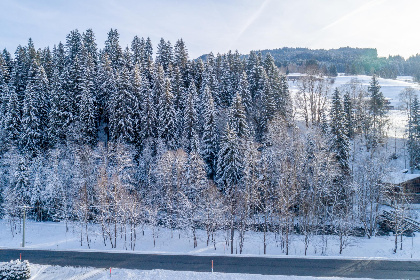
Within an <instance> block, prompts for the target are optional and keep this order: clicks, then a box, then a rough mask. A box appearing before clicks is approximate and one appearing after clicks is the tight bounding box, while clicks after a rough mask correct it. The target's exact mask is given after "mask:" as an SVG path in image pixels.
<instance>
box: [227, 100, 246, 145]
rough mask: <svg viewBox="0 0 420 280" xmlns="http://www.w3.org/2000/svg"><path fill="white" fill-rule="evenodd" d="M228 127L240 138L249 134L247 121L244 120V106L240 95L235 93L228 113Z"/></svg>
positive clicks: (244, 137)
mask: <svg viewBox="0 0 420 280" xmlns="http://www.w3.org/2000/svg"><path fill="white" fill-rule="evenodd" d="M228 122H229V127H230V129H232V130H233V131H235V133H236V135H237V136H238V138H240V139H247V138H248V136H249V130H248V123H247V121H246V114H245V108H244V106H243V105H242V98H241V95H240V94H239V92H238V93H236V95H235V97H234V98H233V102H232V106H231V107H230V109H229V115H228Z"/></svg>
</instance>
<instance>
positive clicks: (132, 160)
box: [0, 30, 386, 254]
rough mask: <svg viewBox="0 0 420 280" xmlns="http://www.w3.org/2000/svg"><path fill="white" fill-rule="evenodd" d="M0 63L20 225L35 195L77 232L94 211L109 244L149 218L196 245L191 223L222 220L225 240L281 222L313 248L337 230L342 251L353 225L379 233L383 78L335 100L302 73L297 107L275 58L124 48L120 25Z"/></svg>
mask: <svg viewBox="0 0 420 280" xmlns="http://www.w3.org/2000/svg"><path fill="white" fill-rule="evenodd" d="M0 70H1V71H0V75H1V76H0V85H1V87H0V88H1V104H0V105H1V106H0V110H1V111H0V121H1V130H0V133H1V137H0V139H1V142H0V152H1V160H0V164H1V168H0V172H1V174H0V176H1V177H0V179H1V188H2V189H1V194H2V196H1V197H2V208H1V212H2V215H3V217H5V218H7V219H8V220H9V221H11V223H12V224H13V223H14V222H15V221H16V220H17V219H18V218H19V217H20V216H21V213H22V209H23V207H27V208H28V210H27V211H28V215H29V216H30V217H32V218H34V219H37V220H55V221H74V222H77V223H79V224H80V231H81V234H80V238H81V239H80V242H81V245H82V244H83V243H84V242H85V243H87V244H88V245H89V244H90V242H91V229H90V224H91V223H97V224H100V225H101V229H102V232H101V233H102V237H103V241H104V243H105V244H110V245H111V246H112V247H115V246H116V242H117V240H118V238H117V236H125V238H124V240H125V241H124V242H126V243H125V246H126V248H127V247H130V248H132V249H134V247H135V240H136V235H137V233H136V230H138V229H139V228H141V227H142V226H144V225H149V226H152V227H153V228H156V227H158V226H165V227H168V228H170V229H188V230H189V231H190V232H191V233H192V236H193V239H194V247H195V246H197V240H196V235H195V232H196V230H197V229H199V228H200V229H205V230H206V231H207V234H208V240H207V244H208V245H209V244H210V242H212V243H213V246H214V247H215V248H216V240H215V235H214V233H215V231H216V230H228V231H229V237H228V238H227V239H226V243H228V245H229V246H230V248H231V252H232V253H233V248H234V246H233V244H234V240H235V239H237V240H238V241H239V242H238V243H239V247H240V248H239V252H242V248H243V245H244V241H245V233H246V232H247V231H248V230H256V231H262V232H264V241H263V242H264V253H265V252H266V246H267V240H266V238H265V237H266V234H267V233H268V232H276V233H278V234H279V236H281V238H282V243H281V244H282V246H283V248H284V251H285V253H286V254H288V252H289V251H288V250H289V244H290V234H291V233H294V232H299V233H301V234H303V235H304V236H305V253H306V251H307V248H308V246H309V243H310V240H311V236H312V235H313V234H327V233H328V234H331V233H336V234H338V235H340V243H341V246H340V252H341V251H342V249H343V248H344V246H345V244H346V236H348V235H349V234H350V233H351V232H352V230H353V229H354V227H357V226H359V227H362V228H363V229H364V232H365V234H366V235H368V236H369V237H370V236H373V235H375V233H376V231H377V227H376V224H377V221H378V217H379V208H378V205H379V202H380V200H381V199H383V197H384V196H385V192H384V188H385V186H384V185H383V184H382V183H381V178H383V174H384V173H385V172H386V168H385V166H386V160H385V159H384V157H383V154H382V153H381V152H380V151H381V150H380V148H379V147H380V146H381V145H382V144H383V143H384V140H383V139H384V137H385V136H386V135H385V134H386V133H385V130H384V127H385V123H386V108H385V102H384V97H383V95H382V93H381V92H380V86H379V84H378V83H377V79H376V78H375V77H373V79H372V83H371V86H370V87H369V91H366V90H363V89H361V88H360V87H359V86H360V84H358V83H357V82H353V83H352V84H350V85H349V86H348V88H347V89H343V90H342V91H343V93H346V95H344V96H343V97H342V96H341V95H342V94H341V93H340V92H339V91H338V90H337V91H336V93H335V95H334V98H333V102H332V106H329V103H330V102H329V96H328V94H329V85H330V84H329V83H327V82H326V80H325V79H322V78H320V77H319V75H316V76H315V75H309V76H308V77H306V78H304V79H303V80H302V81H301V82H300V85H299V87H300V89H299V92H298V94H297V97H296V103H295V105H297V107H295V106H293V103H294V102H292V101H293V100H292V98H291V96H290V94H289V90H288V84H287V80H286V77H285V76H284V75H281V73H280V70H279V69H278V67H277V66H276V65H275V60H274V59H273V57H272V56H271V55H266V56H265V57H264V56H263V55H262V54H261V53H256V52H251V53H250V54H249V56H248V57H247V59H243V58H241V56H240V55H239V54H238V53H237V52H235V53H232V52H229V53H227V54H223V55H220V54H218V55H217V56H214V55H212V54H210V55H208V56H207V59H206V61H205V62H203V61H201V60H190V59H189V57H188V51H187V48H186V46H185V43H184V42H183V41H182V40H178V41H177V42H176V43H175V45H174V46H173V47H172V45H171V43H170V42H168V41H165V40H163V39H161V41H160V42H159V44H158V46H157V50H156V56H155V57H153V47H152V44H151V41H150V39H148V38H147V39H144V38H139V37H135V38H134V39H133V41H132V44H131V47H127V48H125V49H123V48H122V47H121V46H120V44H119V34H118V32H117V31H116V30H111V31H110V32H109V33H108V39H107V40H106V42H105V48H104V49H102V50H99V49H98V48H97V45H96V43H95V37H94V33H93V32H92V30H87V31H86V32H84V33H82V34H81V33H79V32H78V31H77V30H74V31H72V32H70V34H69V35H68V36H67V38H66V42H65V44H62V43H59V44H58V45H56V46H54V47H53V49H52V50H50V49H49V48H45V49H38V50H37V49H35V47H34V44H33V42H32V41H31V40H29V43H28V45H27V46H19V47H18V48H17V50H16V52H15V54H14V57H13V58H12V56H11V55H10V54H9V53H8V52H7V51H4V52H3V55H2V56H0ZM302 123H303V126H302V125H301V124H302ZM356 139H357V143H361V144H360V145H359V144H358V145H357V148H355V149H352V148H351V146H352V145H350V143H351V141H356ZM353 143H355V142H353ZM350 155H352V160H350V159H351V158H350ZM351 167H352V168H351ZM235 232H238V234H237V235H235ZM153 234H154V237H156V236H157V234H158V232H157V231H156V232H154V233H153ZM236 236H238V237H236ZM327 244H328V242H327V239H325V243H324V244H323V245H322V246H323V247H322V248H324V249H323V250H326V247H327Z"/></svg>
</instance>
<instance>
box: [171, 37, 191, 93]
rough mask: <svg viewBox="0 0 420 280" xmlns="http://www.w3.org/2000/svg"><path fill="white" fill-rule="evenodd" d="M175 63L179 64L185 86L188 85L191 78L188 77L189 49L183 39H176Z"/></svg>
mask: <svg viewBox="0 0 420 280" xmlns="http://www.w3.org/2000/svg"><path fill="white" fill-rule="evenodd" d="M174 65H175V66H178V68H179V71H180V72H181V76H182V79H183V81H184V87H188V85H189V84H188V83H189V82H190V79H189V77H188V50H187V47H186V46H185V43H184V41H183V40H182V39H179V40H178V41H176V43H175V46H174Z"/></svg>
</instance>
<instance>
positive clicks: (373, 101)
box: [366, 75, 388, 148]
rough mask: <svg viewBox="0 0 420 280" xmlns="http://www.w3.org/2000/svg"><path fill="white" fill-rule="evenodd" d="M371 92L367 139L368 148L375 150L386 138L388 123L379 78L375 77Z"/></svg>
mask: <svg viewBox="0 0 420 280" xmlns="http://www.w3.org/2000/svg"><path fill="white" fill-rule="evenodd" d="M368 92H369V95H370V96H369V97H370V98H369V109H368V110H369V118H368V119H367V121H368V123H367V128H366V131H367V133H366V137H367V144H368V148H375V147H376V146H377V145H378V144H379V143H381V142H382V141H383V138H384V137H385V124H386V122H387V118H386V115H387V112H388V109H387V107H386V101H385V97H384V96H383V94H382V92H381V86H380V85H379V82H378V78H377V77H376V76H375V75H373V76H372V80H371V81H370V85H369V87H368Z"/></svg>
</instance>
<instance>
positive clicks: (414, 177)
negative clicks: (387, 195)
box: [384, 172, 420, 203]
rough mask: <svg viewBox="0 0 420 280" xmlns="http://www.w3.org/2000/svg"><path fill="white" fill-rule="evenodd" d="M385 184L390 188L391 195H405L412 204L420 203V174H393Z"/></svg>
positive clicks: (386, 179)
mask: <svg viewBox="0 0 420 280" xmlns="http://www.w3.org/2000/svg"><path fill="white" fill-rule="evenodd" d="M384 183H386V184H387V185H388V186H389V187H390V188H389V190H390V191H391V192H392V193H391V195H399V194H402V193H403V194H404V195H406V196H407V198H408V201H409V202H410V203H420V174H408V173H404V172H392V173H390V174H389V175H388V176H387V178H385V180H384Z"/></svg>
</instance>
